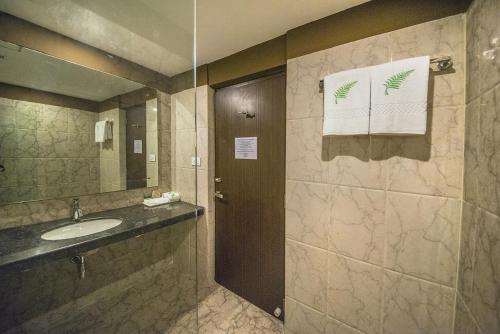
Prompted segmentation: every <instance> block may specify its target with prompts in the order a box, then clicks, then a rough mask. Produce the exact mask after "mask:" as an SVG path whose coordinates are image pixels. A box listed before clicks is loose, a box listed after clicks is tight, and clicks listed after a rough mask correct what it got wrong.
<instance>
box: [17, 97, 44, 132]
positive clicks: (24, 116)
mask: <svg viewBox="0 0 500 334" xmlns="http://www.w3.org/2000/svg"><path fill="white" fill-rule="evenodd" d="M41 107H42V105H41V104H38V103H30V102H25V101H13V104H12V108H14V109H15V116H16V128H17V129H26V130H35V129H36V128H37V122H38V119H39V117H40V110H41Z"/></svg>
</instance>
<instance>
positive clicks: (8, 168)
mask: <svg viewBox="0 0 500 334" xmlns="http://www.w3.org/2000/svg"><path fill="white" fill-rule="evenodd" d="M1 161H2V165H3V166H4V167H5V171H4V172H3V173H0V188H3V187H12V186H15V185H17V172H16V162H17V159H13V158H3V157H2V160H1Z"/></svg>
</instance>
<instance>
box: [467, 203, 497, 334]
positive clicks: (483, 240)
mask: <svg viewBox="0 0 500 334" xmlns="http://www.w3.org/2000/svg"><path fill="white" fill-rule="evenodd" d="M499 305H500V218H499V217H497V216H495V215H492V214H491V213H489V212H485V214H484V219H482V220H480V221H479V224H478V235H477V240H476V259H475V262H474V273H473V278H472V295H471V301H470V309H471V311H472V314H473V315H474V317H475V318H476V319H477V321H478V324H479V327H480V328H481V331H482V332H483V333H498V332H500V308H499Z"/></svg>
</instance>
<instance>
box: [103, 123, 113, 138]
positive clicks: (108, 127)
mask: <svg viewBox="0 0 500 334" xmlns="http://www.w3.org/2000/svg"><path fill="white" fill-rule="evenodd" d="M111 125H112V123H111V122H110V121H106V127H105V129H106V130H105V133H104V137H105V140H107V139H113V127H112V126H111Z"/></svg>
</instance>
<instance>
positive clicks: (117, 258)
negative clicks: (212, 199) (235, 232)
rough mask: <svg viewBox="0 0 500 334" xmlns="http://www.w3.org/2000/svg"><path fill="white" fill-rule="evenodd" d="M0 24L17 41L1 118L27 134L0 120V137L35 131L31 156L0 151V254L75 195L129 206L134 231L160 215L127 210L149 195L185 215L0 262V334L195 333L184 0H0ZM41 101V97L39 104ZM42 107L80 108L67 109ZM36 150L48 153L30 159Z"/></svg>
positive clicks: (194, 165) (190, 74)
mask: <svg viewBox="0 0 500 334" xmlns="http://www.w3.org/2000/svg"><path fill="white" fill-rule="evenodd" d="M0 24H1V25H4V24H5V25H6V26H1V27H0V30H3V29H4V28H5V29H12V31H19V32H20V33H19V34H17V33H11V34H4V36H7V37H8V38H7V39H8V40H2V41H0V55H3V54H4V53H5V54H7V53H8V55H7V56H5V57H2V60H5V61H13V63H12V64H13V65H12V66H4V67H1V66H0V85H1V88H0V90H2V92H4V93H0V109H1V110H0V111H1V112H2V113H0V117H2V118H3V117H4V116H5V115H7V113H8V112H10V111H12V113H13V115H14V112H17V113H18V114H17V116H13V117H14V118H15V119H16V120H20V119H21V118H23V119H24V121H26V122H27V123H26V124H28V125H27V126H24V125H23V128H20V127H19V124H21V123H19V122H20V121H18V123H16V122H14V121H13V122H12V124H11V123H9V122H7V121H6V120H7V118H3V119H0V134H6V133H7V134H8V133H11V132H12V133H17V134H19V135H18V136H17V137H16V136H15V135H14V136H13V137H12V138H14V139H13V140H15V138H18V139H19V138H21V139H22V140H24V142H22V143H21V142H18V143H15V145H16V147H20V145H21V144H23V145H24V144H25V142H26V140H30V138H31V137H30V134H31V132H33V138H34V139H33V142H34V144H35V145H37V146H36V147H37V150H36V152H35V151H33V152H29V154H32V156H20V155H19V154H18V152H17V151H15V152H14V151H12V152H13V153H12V154H13V156H12V157H10V156H7V155H8V154H10V153H9V152H7V151H6V150H5V147H10V146H8V145H5V142H2V143H1V144H2V145H3V146H0V164H1V165H2V166H5V167H6V168H5V169H6V173H7V174H3V175H0V207H1V206H6V207H7V206H8V209H5V210H4V211H2V212H14V213H16V214H17V215H19V216H18V217H19V219H17V220H14V219H10V218H9V217H7V216H3V217H2V216H1V215H0V240H1V241H2V242H3V245H1V246H0V257H2V255H4V254H2V252H3V250H6V251H8V252H9V253H13V254H14V253H15V254H16V256H20V257H22V254H21V253H20V252H17V251H16V250H15V249H14V248H15V247H18V246H17V245H20V244H22V243H23V241H27V240H28V239H29V238H35V237H36V236H34V235H33V233H32V232H31V231H33V229H32V227H33V228H34V227H35V226H37V224H40V223H43V224H45V223H46V222H47V221H52V220H61V219H67V218H68V217H69V212H70V207H69V206H67V203H69V202H71V200H72V198H74V197H80V200H81V201H80V202H81V207H82V209H83V211H84V213H85V214H88V213H92V212H93V213H95V214H98V213H99V212H101V211H106V212H111V211H109V210H116V209H118V208H121V207H124V206H127V207H132V206H136V209H137V210H144V216H141V217H135V218H134V219H136V220H137V222H136V223H137V224H141V223H142V224H144V226H149V224H155V223H156V222H155V221H154V220H155V219H157V217H158V216H161V214H157V212H156V211H155V210H170V209H161V208H160V207H153V208H142V207H139V206H138V205H140V204H141V202H142V200H143V198H145V197H149V196H151V195H157V194H158V193H160V194H161V193H165V192H177V193H179V194H180V198H181V201H183V202H186V203H190V204H191V207H192V208H193V210H194V212H195V213H194V214H193V215H194V217H191V216H190V217H189V218H187V219H185V218H178V219H174V220H175V221H174V222H173V223H171V224H170V223H169V224H165V225H164V226H162V227H161V228H155V229H146V228H144V230H143V231H142V233H135V234H134V235H133V236H131V237H124V236H121V237H119V238H114V239H113V241H111V242H105V243H100V244H99V246H96V247H88V244H86V243H87V241H88V240H90V239H86V237H84V238H82V239H80V241H78V242H81V245H85V247H82V248H81V249H84V251H80V248H79V247H80V246H81V245H80V246H75V247H73V246H72V248H70V249H71V251H68V252H60V251H57V254H58V255H57V256H55V255H54V254H55V252H54V254H51V255H50V256H45V255H46V253H45V251H46V249H45V248H44V247H46V246H47V245H49V244H48V242H46V241H41V242H39V241H37V243H38V242H39V245H38V244H37V245H31V246H30V247H32V248H31V249H34V248H33V247H38V246H40V247H39V249H38V251H39V253H38V254H36V256H33V257H31V258H30V260H29V261H20V262H19V263H16V262H11V263H9V265H8V266H2V265H0V332H2V333H4V332H5V333H127V334H129V333H197V331H198V323H197V302H198V297H197V293H198V281H197V273H198V270H197V251H198V250H197V221H198V218H199V217H197V216H196V215H197V214H198V211H197V210H195V209H194V208H195V206H196V205H197V186H196V177H197V169H198V168H199V167H200V165H201V164H202V163H204V161H202V162H200V161H199V159H197V152H196V141H197V139H196V97H195V90H196V87H195V86H196V85H195V82H196V75H195V71H194V69H195V67H196V62H195V58H196V57H195V0H193V1H156V0H139V1H137V0H111V1H100V0H91V1H84V2H82V1H73V0H71V1H64V2H61V1H58V0H48V1H30V0H15V1H9V0H7V1H2V2H1V3H0ZM4 31H5V30H4ZM44 36H46V37H47V38H46V39H44ZM23 57H24V58H23ZM43 57H45V58H43ZM16 59H19V61H17V60H16ZM38 60H40V65H39V66H38V65H37V66H34V67H32V70H29V71H28V70H27V69H28V68H29V67H28V65H27V64H31V65H30V66H32V65H33V64H35V61H38ZM22 61H25V63H24V64H25V65H23V63H22ZM14 63H15V64H14ZM2 64H3V63H2ZM2 64H0V65H2ZM23 69H26V70H24V71H23ZM37 70H39V71H38V72H37ZM42 70H45V72H43V71H42ZM4 71H5V73H4ZM8 71H11V72H12V73H11V72H9V73H7V72H8ZM13 71H18V72H13ZM42 72H43V73H45V76H42V74H43V73H42ZM28 73H31V74H34V75H35V74H36V75H38V74H40V76H38V77H30V76H29V74H28ZM7 74H9V75H10V76H9V78H10V77H12V78H13V79H12V80H11V81H9V82H7V81H5V80H4V79H5V78H7V77H8V76H7ZM2 78H3V79H2ZM3 88H8V90H6V89H3ZM7 91H9V92H11V91H12V92H16V94H17V95H16V94H14V95H9V96H6V95H4V94H6V93H5V92H7ZM18 93H20V94H18ZM44 94H45V95H47V96H49V95H50V97H51V98H46V99H42V100H40V99H38V100H37V96H42V95H43V96H45V95H44ZM52 97H57V98H58V99H56V100H57V101H63V102H64V101H72V102H71V103H73V102H74V103H76V102H78V103H83V102H85V103H83V104H77V105H75V104H73V105H72V107H71V108H70V107H68V106H66V105H61V103H63V102H57V103H56V102H53V101H56V100H54V99H53V98H52ZM75 101H76V102H75ZM82 101H83V102H82ZM64 103H66V102H64ZM18 109H19V110H18ZM21 109H22V110H21ZM81 109H85V110H83V111H85V112H83V111H82V110H81ZM80 111H82V112H81V113H80ZM19 115H22V116H23V117H20V116H19ZM16 117H17V118H16ZM30 117H34V121H33V123H32V124H33V126H31V125H29V124H31V123H29V122H30V120H29V118H30ZM14 118H13V119H14ZM102 120H106V121H110V122H112V127H113V136H114V139H113V140H114V143H111V142H109V141H108V142H104V143H101V144H96V143H95V142H94V135H95V133H94V124H95V123H96V122H97V121H102ZM16 124H17V125H16ZM23 124H24V123H23ZM11 126H12V128H11ZM16 126H17V127H16ZM42 126H44V128H42ZM84 129H87V130H84ZM20 134H25V136H21V135H20ZM44 134H46V135H47V136H46V137H43V135H44ZM0 137H2V136H0ZM7 137H8V136H3V137H2V139H1V140H0V141H2V140H4V139H5V138H7ZM129 137H130V138H129ZM8 138H11V137H8ZM82 138H83V139H82ZM43 140H48V141H50V143H49V144H50V145H52V146H50V150H45V151H42V149H43V147H42V145H44V143H45V142H43ZM66 142H67V145H68V146H67V147H66V146H64V145H66V144H65V143H66ZM72 143H73V144H74V145H73V146H71V144H72ZM12 145H14V144H12ZM86 145H89V147H90V148H86V149H87V151H85V152H80V151H75V150H78V149H79V148H81V147H84V146H85V147H87V146H86ZM120 145H121V146H120ZM23 154H24V153H23ZM26 154H28V153H26ZM65 154H67V155H65ZM113 154H115V155H113ZM139 155H142V156H143V157H142V158H141V156H139ZM18 160H19V161H18ZM21 160H22V162H23V163H24V162H27V161H28V160H29V162H30V163H31V162H33V164H32V165H30V166H28V167H29V168H28V167H26V166H25V165H23V166H22V168H23V171H27V170H28V169H29V171H30V172H33V179H32V180H31V179H30V180H29V182H28V181H26V180H25V181H23V182H24V184H23V185H22V187H23V188H22V189H28V188H27V187H28V186H29V191H26V192H24V193H23V194H22V196H21V195H20V194H19V192H18V191H17V190H16V191H15V192H14V191H12V189H21V187H20V183H19V182H18V181H13V179H12V178H11V175H12V174H10V173H12V172H11V171H13V170H15V169H16V168H15V166H17V165H18V163H19V162H20V161H21ZM49 160H50V161H49ZM136 161H139V162H136ZM11 162H12V163H13V165H12V166H11V164H10V163H11ZM77 163H81V164H84V167H83V168H76V165H77ZM40 166H42V167H43V168H42V167H40ZM61 166H62V167H61ZM72 166H73V167H75V168H76V169H72ZM79 166H80V165H79ZM11 167H14V168H11ZM59 167H61V168H62V169H60V170H59V169H57V168H59ZM30 168H31V169H30ZM127 171H128V173H127ZM49 174H50V175H52V181H51V182H52V184H50V182H48V181H47V180H48V177H49V176H50V175H49ZM24 175H27V174H26V173H24ZM42 177H43V178H44V179H41V178H42ZM38 178H40V179H38ZM63 178H64V180H66V179H67V180H71V182H70V181H68V182H66V181H65V182H64V183H62V180H63ZM87 178H88V179H87ZM16 180H18V179H16ZM77 181H81V182H80V183H81V184H78V185H77ZM58 182H61V184H59V183H58ZM49 186H50V188H49ZM9 196H10V197H9ZM35 206H36V208H37V210H38V211H36V210H35V211H36V212H35V211H30V210H28V209H26V208H33V207H35ZM0 209H1V208H0ZM172 210H173V211H175V210H176V209H175V207H174V209H172ZM22 211H25V212H22ZM173 211H172V212H173ZM134 212H136V211H134ZM84 217H85V216H84ZM122 218H125V223H128V222H127V218H126V217H122ZM21 225H25V226H21ZM10 242H12V247H10V244H9V243H10ZM69 243H70V241H68V244H69ZM83 263H84V266H83V265H82V264H83ZM0 264H1V261H0ZM82 268H84V272H82Z"/></svg>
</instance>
